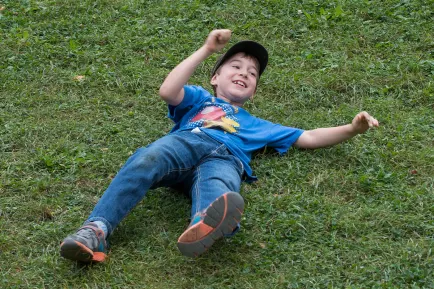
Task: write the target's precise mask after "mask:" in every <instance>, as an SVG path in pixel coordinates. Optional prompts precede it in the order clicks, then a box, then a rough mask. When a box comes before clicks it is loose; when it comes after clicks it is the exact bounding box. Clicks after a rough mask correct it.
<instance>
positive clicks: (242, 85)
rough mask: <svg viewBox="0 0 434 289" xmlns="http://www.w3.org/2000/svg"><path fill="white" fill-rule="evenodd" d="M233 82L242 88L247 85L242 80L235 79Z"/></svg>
mask: <svg viewBox="0 0 434 289" xmlns="http://www.w3.org/2000/svg"><path fill="white" fill-rule="evenodd" d="M233 83H234V84H236V85H239V86H241V87H244V88H246V87H247V85H246V84H245V83H244V82H242V81H240V80H235V81H234V82H233Z"/></svg>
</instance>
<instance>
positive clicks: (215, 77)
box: [210, 73, 218, 85]
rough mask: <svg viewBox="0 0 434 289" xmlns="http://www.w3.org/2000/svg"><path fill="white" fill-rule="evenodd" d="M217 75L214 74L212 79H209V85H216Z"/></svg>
mask: <svg viewBox="0 0 434 289" xmlns="http://www.w3.org/2000/svg"><path fill="white" fill-rule="evenodd" d="M217 75H218V74H217V73H216V74H214V75H213V76H212V77H211V81H210V82H211V85H216V84H217Z"/></svg>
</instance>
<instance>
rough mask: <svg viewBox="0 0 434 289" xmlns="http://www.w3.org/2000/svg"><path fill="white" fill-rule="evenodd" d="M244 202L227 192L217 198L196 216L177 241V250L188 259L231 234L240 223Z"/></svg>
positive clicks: (238, 196) (232, 193)
mask: <svg viewBox="0 0 434 289" xmlns="http://www.w3.org/2000/svg"><path fill="white" fill-rule="evenodd" d="M243 210H244V200H243V197H241V195H240V194H238V193H234V192H228V193H225V194H223V195H222V196H220V197H218V198H217V199H216V200H215V201H214V202H212V203H211V205H209V206H208V208H206V209H205V210H204V211H203V212H201V213H199V214H197V215H196V216H195V217H194V218H193V220H192V221H191V223H190V225H189V226H188V228H187V230H185V232H184V233H182V235H181V236H180V237H179V239H178V248H179V250H180V251H181V253H182V254H183V255H185V256H188V257H197V256H199V255H200V254H202V253H204V252H205V251H206V250H207V249H208V248H209V247H211V246H212V245H213V244H214V242H215V241H216V240H218V239H220V238H222V237H223V236H224V235H229V234H231V233H232V232H233V231H234V230H235V229H236V228H237V225H238V223H239V222H240V221H241V215H242V213H243Z"/></svg>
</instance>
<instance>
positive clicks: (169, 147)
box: [61, 132, 221, 262]
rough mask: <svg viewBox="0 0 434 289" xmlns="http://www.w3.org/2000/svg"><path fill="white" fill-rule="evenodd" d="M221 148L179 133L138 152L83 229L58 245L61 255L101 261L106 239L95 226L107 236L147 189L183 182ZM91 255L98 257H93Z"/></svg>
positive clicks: (208, 141)
mask: <svg viewBox="0 0 434 289" xmlns="http://www.w3.org/2000/svg"><path fill="white" fill-rule="evenodd" d="M220 146H221V144H220V143H218V142H216V141H213V140H212V139H210V138H207V139H204V138H203V137H201V136H199V135H196V134H194V133H191V132H180V133H175V134H170V135H167V136H165V137H163V138H161V139H159V140H157V141H156V142H154V143H152V144H151V145H149V146H147V147H145V148H141V149H138V150H137V151H136V152H135V153H134V154H133V155H132V156H131V157H130V158H129V159H128V161H127V162H126V164H125V165H124V166H123V167H122V169H121V170H120V171H119V173H118V174H117V175H116V177H115V178H114V179H113V181H112V183H111V184H110V186H109V187H108V188H107V190H106V191H105V193H104V194H103V196H102V197H101V199H100V200H99V202H98V203H97V205H96V206H95V208H94V210H93V211H92V213H91V214H90V216H89V218H88V220H87V221H86V222H85V226H83V227H81V228H80V229H79V230H78V231H77V232H76V233H75V234H73V235H70V236H68V237H67V238H66V239H65V240H64V242H63V243H62V244H61V255H62V256H64V257H65V258H68V259H72V260H77V261H84V262H86V261H101V259H102V260H104V257H105V255H104V252H105V251H106V244H105V238H100V236H101V232H102V230H101V226H99V227H98V226H94V225H95V224H98V223H100V224H103V225H104V226H105V227H106V229H107V232H106V233H107V234H102V235H103V236H104V235H106V236H105V237H108V236H109V235H110V234H111V233H112V232H113V230H114V228H115V227H116V226H117V225H118V224H119V222H120V221H121V220H122V219H123V218H124V217H125V216H126V215H127V214H128V213H129V212H130V211H131V209H133V208H134V207H135V206H136V205H137V204H138V203H139V202H140V201H141V199H142V198H143V197H144V196H145V194H146V192H147V191H148V190H149V189H150V188H152V187H158V186H169V185H172V184H174V183H177V182H180V181H182V180H183V178H184V177H185V176H186V175H188V174H189V173H190V171H191V170H192V169H193V168H194V167H195V165H196V164H197V163H198V162H199V161H200V160H201V159H203V158H205V157H206V156H207V155H209V154H210V152H213V151H215V150H216V149H217V148H218V147H220ZM89 225H91V226H89ZM104 226H103V227H104ZM94 252H100V253H101V254H97V255H99V256H98V258H96V256H95V254H94Z"/></svg>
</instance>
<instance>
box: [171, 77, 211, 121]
mask: <svg viewBox="0 0 434 289" xmlns="http://www.w3.org/2000/svg"><path fill="white" fill-rule="evenodd" d="M203 91H205V90H204V89H203V88H201V87H199V86H192V85H184V98H183V99H182V101H181V103H180V104H178V105H177V106H173V105H170V104H169V105H168V110H169V111H168V117H169V118H170V119H171V120H173V122H175V123H178V122H180V121H181V119H182V118H183V117H184V115H185V114H186V113H188V112H189V111H190V110H191V109H192V107H193V106H194V105H195V104H199V103H201V102H203Z"/></svg>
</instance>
